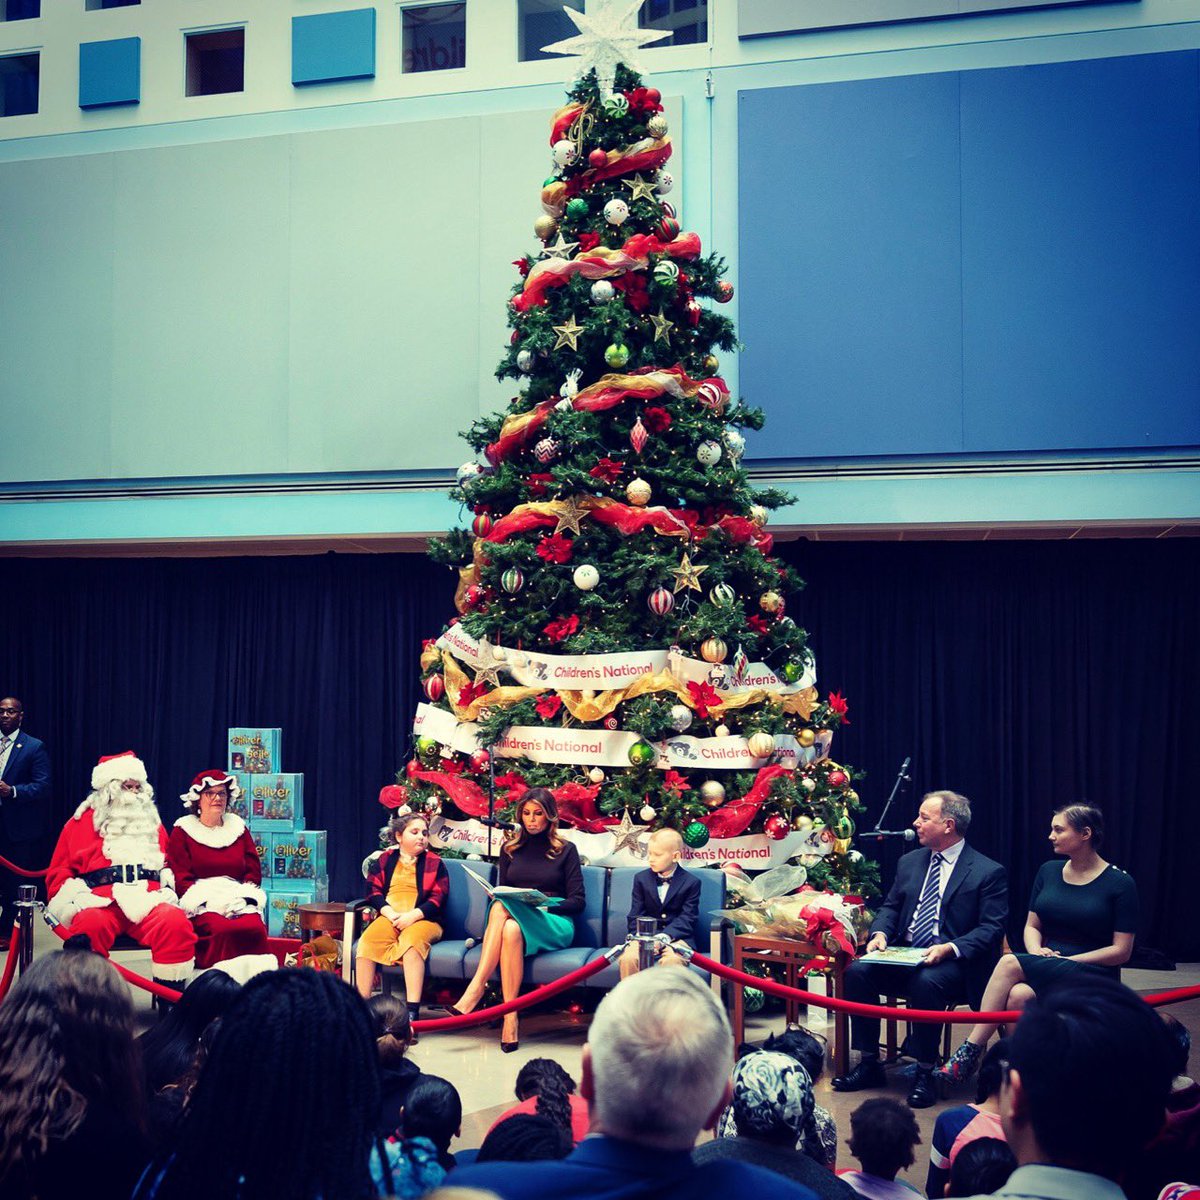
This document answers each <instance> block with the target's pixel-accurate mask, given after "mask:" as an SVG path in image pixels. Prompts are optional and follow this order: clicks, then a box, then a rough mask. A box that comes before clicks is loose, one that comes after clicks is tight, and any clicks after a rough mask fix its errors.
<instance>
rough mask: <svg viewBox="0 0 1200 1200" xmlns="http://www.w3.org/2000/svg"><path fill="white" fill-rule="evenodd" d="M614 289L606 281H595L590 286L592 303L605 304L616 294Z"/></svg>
mask: <svg viewBox="0 0 1200 1200" xmlns="http://www.w3.org/2000/svg"><path fill="white" fill-rule="evenodd" d="M616 290H617V289H616V288H614V287H613V285H612V284H611V283H609V281H608V280H607V279H597V280H596V282H595V283H593V284H592V303H593V304H605V303H607V302H608V301H609V300H611V299H612V298H613V296H614V295H615V294H616Z"/></svg>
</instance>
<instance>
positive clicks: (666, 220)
mask: <svg viewBox="0 0 1200 1200" xmlns="http://www.w3.org/2000/svg"><path fill="white" fill-rule="evenodd" d="M654 232H655V233H656V234H658V237H659V240H660V241H663V242H673V241H674V240H675V239H676V238H677V237H678V236H679V222H678V221H677V220H676V219H675V218H674V217H663V219H662V220H661V221H659V223H658V224H657V225H656V226H655V227H654Z"/></svg>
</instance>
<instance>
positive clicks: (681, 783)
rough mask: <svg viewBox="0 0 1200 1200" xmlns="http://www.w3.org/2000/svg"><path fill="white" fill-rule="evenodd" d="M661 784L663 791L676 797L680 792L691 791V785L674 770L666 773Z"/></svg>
mask: <svg viewBox="0 0 1200 1200" xmlns="http://www.w3.org/2000/svg"><path fill="white" fill-rule="evenodd" d="M662 783H663V790H664V791H667V792H674V793H675V794H676V795H678V794H679V793H680V792H690V791H691V790H692V785H691V784H690V783H688V781H687V779H686V778H684V776H682V775H681V774H680V773H679V772H678V771H676V770H670V771H668V772H667V773H666V774H665V775H664V776H663V781H662Z"/></svg>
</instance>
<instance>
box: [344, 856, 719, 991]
mask: <svg viewBox="0 0 1200 1200" xmlns="http://www.w3.org/2000/svg"><path fill="white" fill-rule="evenodd" d="M443 861H444V862H445V864H446V870H447V872H448V873H449V876H450V898H449V900H448V901H447V903H446V913H445V921H444V923H443V933H442V940H441V941H440V942H437V943H436V944H435V945H434V946H433V947H432V949H431V950H430V952H429V961H428V964H427V967H426V972H427V974H428V975H429V976H430V977H431V978H435V979H452V980H454V981H455V982H456V983H462V982H465V981H466V980H468V979H470V978H471V976H472V975H473V974H474V973H475V968H476V967H477V966H478V965H479V954H480V948H479V944H478V943H479V940H480V938H482V937H483V924H484V921H485V920H486V918H487V907H488V898H487V894H486V893H485V892H484V890H483V888H481V887H479V886H478V885H477V884H475V883H474V882H473V881H472V880H470V879H468V878H467V876H466V873H465V868H466V866H467V864H465V863H464V862H463V861H462V860H460V859H453V858H448V859H445V860H443ZM470 868H471V870H472V871H474V872H475V873H476V874H477V875H480V876H482V877H483V878H484V879H486V880H487V881H488V882H489V883H491V882H493V881H494V880H495V877H496V868H495V865H494V864H493V863H486V862H472V863H470ZM638 870H639V868H637V867H613V868H606V867H590V866H589V867H584V868H583V886H584V893H585V896H586V900H585V903H584V907H583V911H582V912H581V913H579V914H578V915H577V916H576V917H575V918H574V921H575V937H574V939H573V941H572V943H571V945H570V946H568V947H567V948H566V949H565V950H550V951H547V952H546V953H544V954H534V955H531V956H530V957H529V958H528V959H526V964H525V981H526V983H527V984H529V985H532V986H534V987H540V986H541V985H542V984H545V983H552V982H553V981H554V980H556V979H561V978H562V977H563V976H564V975H567V974H569V973H570V972H571V971H574V970H575V969H576V968H578V967H582V966H583V965H584V964H585V963H589V962H591V961H593V960H594V959H597V958H600V957H601V956H602V955H603V953H604V951H605V950H606V949H607V948H608V947H610V946H617V945H620V944H622V943H624V941H625V937H626V933H627V930H628V916H629V906H630V903H631V901H632V898H633V878H634V876H635V875H636V874H637V873H638ZM696 874H697V875H699V877H700V881H701V882H700V912H699V916H698V917H697V920H696V932H695V939H694V941H695V945H696V947H697V949H699V950H700V951H701V952H702V953H704V954H707V955H708V956H709V957H710V958H715V959H718V960H721V961H726V960H727V959H728V955H726V954H725V953H724V949H725V946H724V929H723V925H724V924H725V923H723V922H722V920H721V918H719V917H714V916H713V915H712V914H713V913H714V912H715V911H717V910H718V909H722V908H724V907H725V876H724V874H723V873H722V872H720V871H712V870H698V871H697V872H696ZM365 908H366V901H365V900H356V901H353V902H352V903H351V904H349V905H347V913H346V939H345V941H344V943H343V944H344V945H347V946H348V945H351V944H352V939H353V937H354V936H355V935H356V932H357V929H356V917H357V915H358V914H359V913H361V911H362V910H363V909H365ZM348 957H351V958H352V956H348ZM691 969H692V970H694V971H697V972H699V973H700V974H701V975H702V976H704V977H707V973H706V972H702V971H700V969H699V968H698V967H693V968H691ZM347 974H348V972H347ZM381 974H382V983H383V988H384V991H389V992H390V991H391V986H392V982H393V980H394V979H396V978H397V977H400V978H401V979H403V974H404V972H403V969H402V968H401V967H400V966H395V967H384V968H382V972H381ZM618 977H619V975H618V969H617V964H616V963H615V962H614V963H610V964H609V965H608V966H607V967H605V968H604V969H603V970H601V971H599V972H597V973H596V974H595V975H593V976H592V977H591V978H590V979H589V980H588V981H587V984H586V986H587V987H593V988H610V987H612V986H613V984H615V983H616V982H617V979H618ZM713 987H714V990H718V991H719V986H718V983H717V981H716V980H713Z"/></svg>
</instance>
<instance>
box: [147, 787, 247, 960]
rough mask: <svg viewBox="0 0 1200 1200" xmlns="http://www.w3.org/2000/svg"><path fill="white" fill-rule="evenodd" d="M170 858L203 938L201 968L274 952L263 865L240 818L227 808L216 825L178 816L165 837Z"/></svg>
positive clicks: (182, 896)
mask: <svg viewBox="0 0 1200 1200" xmlns="http://www.w3.org/2000/svg"><path fill="white" fill-rule="evenodd" d="M218 782H223V781H218ZM167 862H168V863H170V864H171V870H172V871H173V872H174V875H175V887H176V889H177V890H178V891H179V902H180V904H181V905H182V906H183V911H184V912H185V913H187V915H188V916H189V917H191V918H192V922H193V924H194V925H195V927H196V933H197V935H198V937H199V941H198V943H197V946H196V965H197V966H198V967H211V966H212V965H213V964H214V963H219V962H224V961H226V960H227V959H232V958H237V957H239V956H240V955H243V954H267V953H269V952H270V951H269V948H268V946H267V930H266V926H265V925H264V924H263V918H262V914H263V913H265V912H266V910H267V901H266V896H265V895H264V893H263V890H262V888H261V887H259V884H260V883H261V882H262V864H261V863H260V862H259V858H258V851H257V850H256V849H255V846H254V839H253V838H252V837H251V836H250V831H249V830H248V829H247V828H246V823H245V822H244V821H243V820H242V818H241V817H239V816H238V815H237V814H236V813H230V812H227V813H225V814H224V816H223V817H222V819H221V823H220V824H219V825H217V826H216V827H215V828H212V827H210V826H208V825H205V824H203V823H202V822H201V820H200V818H199V817H198V816H196V815H194V814H190V813H189V814H188V815H187V816H185V817H180V818H179V820H178V821H176V822H175V827H174V829H172V830H171V837H170V840H169V841H168V842H167Z"/></svg>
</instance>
